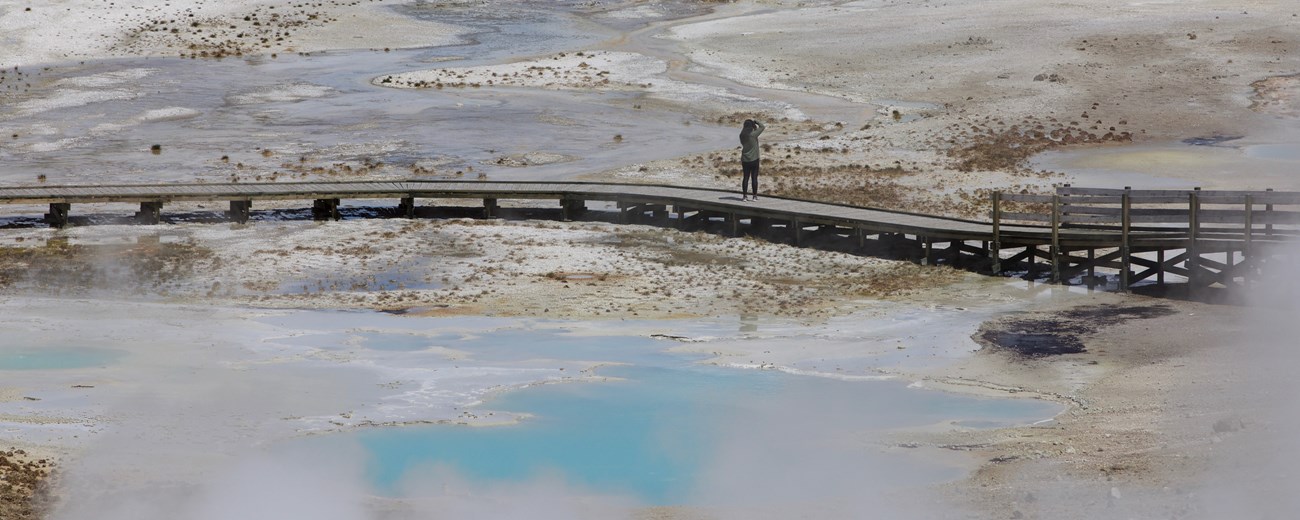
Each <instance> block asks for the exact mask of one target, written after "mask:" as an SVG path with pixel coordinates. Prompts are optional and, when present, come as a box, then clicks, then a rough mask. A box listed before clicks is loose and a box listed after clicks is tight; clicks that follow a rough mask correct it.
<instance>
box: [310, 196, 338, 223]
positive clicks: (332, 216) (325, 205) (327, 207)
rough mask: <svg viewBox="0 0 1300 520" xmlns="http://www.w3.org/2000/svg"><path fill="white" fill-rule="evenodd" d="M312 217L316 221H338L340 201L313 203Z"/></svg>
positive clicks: (323, 200)
mask: <svg viewBox="0 0 1300 520" xmlns="http://www.w3.org/2000/svg"><path fill="white" fill-rule="evenodd" d="M311 216H312V218H314V219H316V220H338V219H339V199H316V200H314V201H312V205H311Z"/></svg>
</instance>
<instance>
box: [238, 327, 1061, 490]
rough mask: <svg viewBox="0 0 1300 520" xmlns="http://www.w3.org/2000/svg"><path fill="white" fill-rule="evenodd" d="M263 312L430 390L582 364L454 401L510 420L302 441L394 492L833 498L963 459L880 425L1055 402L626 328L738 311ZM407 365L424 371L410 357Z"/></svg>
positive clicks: (949, 474) (318, 344)
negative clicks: (698, 351)
mask: <svg viewBox="0 0 1300 520" xmlns="http://www.w3.org/2000/svg"><path fill="white" fill-rule="evenodd" d="M259 321H262V322H264V323H266V324H270V325H275V326H277V327H284V328H288V329H291V330H296V331H297V332H295V333H293V334H291V335H288V336H284V337H280V338H276V339H274V340H273V341H274V343H277V344H285V345H296V346H299V347H308V348H314V349H321V350H326V351H328V350H339V349H349V350H352V351H353V352H354V354H355V355H358V356H361V357H362V358H364V359H365V360H366V363H367V365H366V366H373V367H376V368H377V369H379V370H380V372H381V373H382V374H384V375H382V376H381V381H382V382H385V383H386V382H389V381H394V380H397V381H403V380H406V378H419V377H433V378H435V379H433V380H423V383H421V384H423V385H426V388H427V389H428V391H430V392H437V391H444V392H456V391H462V390H457V389H458V388H463V387H457V386H455V385H456V384H457V383H456V378H455V374H456V373H457V372H456V371H457V370H461V369H464V370H469V371H471V372H472V371H473V370H478V369H488V370H505V371H507V372H508V371H510V370H515V369H523V370H536V369H537V368H538V367H546V368H551V367H562V366H568V367H569V369H570V371H568V372H564V373H563V374H564V376H566V377H570V378H574V379H568V380H566V381H563V382H557V381H556V380H557V379H558V378H553V377H550V376H547V377H550V379H551V381H552V382H551V383H549V384H541V385H533V386H528V387H525V388H519V389H514V390H509V391H504V392H501V393H497V394H495V395H494V396H492V397H490V398H488V399H487V400H486V402H484V403H482V404H479V405H475V406H472V407H470V408H468V409H456V410H454V414H459V413H462V412H464V413H468V414H472V415H474V416H477V417H479V418H481V419H489V420H488V421H487V422H489V423H491V422H492V421H491V420H490V419H491V418H489V417H487V415H488V414H493V415H495V417H496V418H501V417H508V416H522V417H523V418H522V419H521V420H520V421H519V422H518V423H516V424H507V425H493V426H483V425H477V426H468V425H453V424H442V425H427V426H405V427H383V428H371V429H365V430H356V431H352V432H349V433H344V434H340V435H328V436H321V437H315V438H312V439H310V440H308V441H305V442H307V443H308V444H309V445H312V444H314V443H319V444H315V446H316V447H315V448H313V450H316V449H319V450H324V451H328V450H333V449H351V448H352V447H355V446H357V445H359V446H361V448H362V450H361V451H362V454H363V459H365V473H366V475H365V478H366V480H367V481H368V482H369V483H370V484H371V485H372V486H373V487H374V488H375V489H376V490H377V492H379V493H380V494H383V495H389V496H414V497H420V496H430V497H432V496H445V495H446V494H447V493H448V492H449V491H448V490H460V489H462V488H464V487H466V486H469V488H470V490H471V492H472V493H476V494H477V493H487V494H491V493H492V492H493V490H494V489H502V488H501V487H500V486H505V487H507V488H508V487H509V486H512V485H518V486H529V485H532V484H536V483H538V482H553V481H555V480H556V479H559V480H560V481H561V482H562V483H563V484H564V485H565V486H567V488H569V489H572V490H574V492H576V493H579V494H582V495H603V496H618V497H625V498H631V499H633V500H636V501H637V502H639V503H643V504H650V505H676V504H688V505H712V504H711V503H709V502H710V500H711V498H710V497H717V496H738V495H743V494H745V492H744V491H736V490H746V489H763V490H764V493H763V494H764V496H779V497H780V498H781V499H783V500H784V499H788V500H791V501H798V502H802V501H805V500H810V499H818V498H826V499H830V500H833V499H840V498H842V497H844V496H846V495H847V496H854V495H855V494H857V493H858V491H855V490H854V489H855V486H856V487H857V488H860V487H862V486H867V485H871V486H873V487H875V488H882V487H891V486H893V487H908V486H924V485H928V484H931V483H935V482H940V481H944V480H950V479H955V478H959V477H961V476H962V475H963V474H964V471H965V470H964V469H963V468H960V467H957V466H953V465H947V464H943V463H940V462H938V461H935V460H928V459H924V458H922V457H918V456H916V455H914V454H913V453H911V452H910V451H909V450H906V449H901V448H895V449H887V447H888V446H889V445H890V444H889V443H888V442H885V441H882V440H880V439H882V438H883V437H882V436H883V435H885V434H887V433H888V432H890V431H893V430H897V429H903V428H919V427H930V426H936V425H937V426H938V427H939V428H996V427H1002V426H1010V425H1016V424H1026V423H1031V422H1035V421H1039V420H1043V419H1047V418H1050V417H1052V416H1054V415H1055V414H1056V413H1058V412H1059V411H1060V409H1061V408H1060V406H1058V405H1056V404H1053V403H1048V402H1042V401H1035V400H1025V399H988V398H978V397H971V396H961V395H955V394H948V393H942V392H936V391H931V390H926V389H922V388H912V387H909V386H908V384H907V382H904V381H891V380H861V379H859V380H846V379H839V378H831V377H819V376H811V375H795V374H790V373H785V372H780V371H773V370H746V369H737V368H725V367H718V366H713V365H703V364H699V363H698V362H699V361H700V360H702V359H703V356H699V355H694V354H691V355H688V354H681V353H675V352H669V351H668V349H670V348H671V347H673V346H675V345H676V343H675V342H671V341H664V340H659V339H654V338H652V337H649V333H648V332H643V333H642V334H636V333H622V334H621V333H620V330H626V331H632V330H642V331H656V330H658V331H663V330H669V331H671V332H672V333H674V334H682V333H689V334H691V335H692V336H705V337H710V336H711V337H717V336H725V335H726V334H729V333H728V332H727V330H729V329H730V330H734V327H735V324H733V323H726V324H724V323H713V324H708V323H695V324H684V323H682V324H677V325H676V327H677V328H674V329H663V328H660V329H656V328H654V327H653V326H652V324H650V323H647V322H640V323H620V324H617V325H614V326H611V325H609V324H596V323H568V322H562V321H547V320H519V319H504V318H484V317H442V318H433V317H429V318H422V317H415V316H401V315H387V314H375V313H355V312H331V311H323V312H322V311H316V312H305V313H290V314H287V315H280V316H268V317H263V318H260V319H259ZM661 325H662V324H661ZM679 329H681V330H679ZM688 330H689V332H687V331H688ZM767 341H772V342H773V343H772V347H773V348H784V346H785V345H786V344H787V343H789V342H807V341H816V340H815V339H810V337H808V336H803V335H796V336H792V337H788V338H784V339H782V338H780V337H775V338H771V339H770V340H767ZM434 347H440V348H434ZM448 349H449V350H450V351H455V352H458V353H459V354H458V355H457V357H455V358H454V360H452V359H449V358H447V357H446V356H447V352H448ZM575 362H576V363H578V365H579V366H589V365H590V364H591V363H604V365H602V366H600V367H599V368H597V369H596V370H595V375H596V376H597V377H594V378H592V379H589V380H588V379H583V377H584V376H586V375H590V374H589V373H586V374H584V373H579V372H578V371H577V370H576V369H577V368H578V366H574V365H573V364H571V363H575ZM385 367H391V368H396V369H401V370H398V371H395V372H390V371H387V370H388V369H387V368H385ZM411 368H420V369H423V371H420V372H418V373H415V374H412V373H410V372H406V371H404V370H407V369H411ZM443 374H446V375H445V376H444V375H443ZM514 381H518V379H515V380H514ZM513 384H518V383H513ZM409 388H412V387H411V386H409V385H408V386H405V387H403V390H401V391H403V392H404V391H407V390H409ZM393 398H394V399H397V401H392V402H395V403H401V402H402V401H401V399H403V398H402V397H401V396H400V395H397V396H394V397H393ZM467 399H469V400H475V399H478V397H473V398H467ZM453 416H455V415H453ZM872 439H875V440H872ZM791 479H793V481H794V485H792V483H791V482H789V481H788V480H791ZM457 492H460V491H457ZM782 493H785V495H781V494H782ZM751 499H752V498H751Z"/></svg>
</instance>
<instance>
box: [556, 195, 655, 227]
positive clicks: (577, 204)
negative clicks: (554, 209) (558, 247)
mask: <svg viewBox="0 0 1300 520" xmlns="http://www.w3.org/2000/svg"><path fill="white" fill-rule="evenodd" d="M586 212H587V201H585V200H582V199H575V198H568V197H565V198H562V199H560V219H561V220H563V221H565V222H569V221H573V220H577V219H578V218H581V217H582V214H583V213H586ZM679 218H680V217H679Z"/></svg>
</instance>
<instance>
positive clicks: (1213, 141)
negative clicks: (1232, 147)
mask: <svg viewBox="0 0 1300 520" xmlns="http://www.w3.org/2000/svg"><path fill="white" fill-rule="evenodd" d="M1243 137H1245V136H1244V135H1209V136H1204V137H1189V138H1187V139H1183V144H1190V145H1192V146H1219V145H1221V144H1223V143H1226V142H1228V141H1236V140H1238V139H1241V138H1243Z"/></svg>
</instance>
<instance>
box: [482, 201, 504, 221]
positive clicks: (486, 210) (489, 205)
mask: <svg viewBox="0 0 1300 520" xmlns="http://www.w3.org/2000/svg"><path fill="white" fill-rule="evenodd" d="M500 212H501V208H500V206H497V199H483V218H497V215H498V214H499V213H500Z"/></svg>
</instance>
